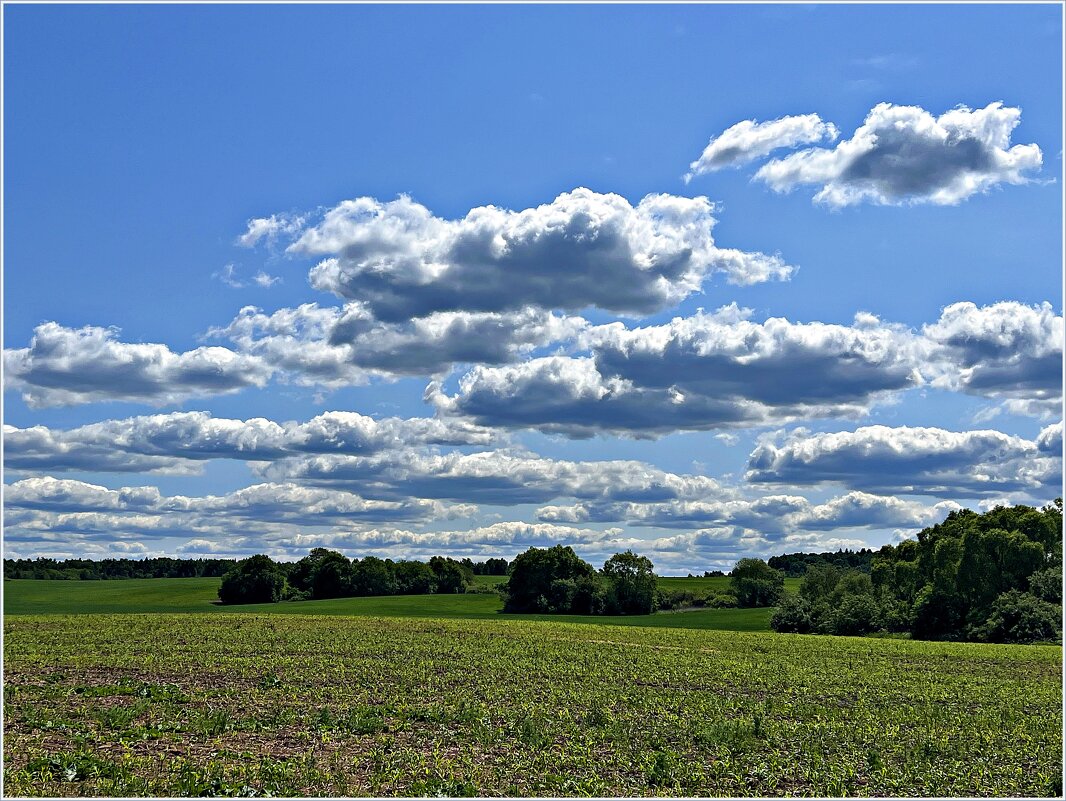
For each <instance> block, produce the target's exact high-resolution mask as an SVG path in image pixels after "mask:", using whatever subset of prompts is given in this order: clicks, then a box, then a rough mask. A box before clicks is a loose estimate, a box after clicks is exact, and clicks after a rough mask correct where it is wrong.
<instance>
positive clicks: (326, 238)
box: [288, 189, 793, 322]
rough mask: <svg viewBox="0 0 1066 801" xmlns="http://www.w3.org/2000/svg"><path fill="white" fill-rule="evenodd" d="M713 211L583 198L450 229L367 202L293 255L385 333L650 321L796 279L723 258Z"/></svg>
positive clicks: (676, 203)
mask: <svg viewBox="0 0 1066 801" xmlns="http://www.w3.org/2000/svg"><path fill="white" fill-rule="evenodd" d="M713 211H714V206H713V204H712V203H711V202H710V201H709V200H708V199H707V198H705V197H696V198H684V197H676V196H673V195H648V196H647V197H645V198H644V199H643V200H641V201H640V202H639V203H638V204H637V205H636V206H633V205H631V204H630V203H629V201H628V200H626V199H625V198H623V197H621V196H619V195H614V194H599V193H596V192H592V191H591V190H588V189H575V190H574V191H572V192H567V193H564V194H562V195H560V196H559V197H557V198H556V199H555V200H554V201H552V202H551V203H549V204H545V205H542V206H538V207H536V208H530V209H525V210H523V211H517V212H516V211H509V210H506V209H500V208H496V207H494V206H484V207H480V208H475V209H472V210H470V211H469V212H468V213H467V215H466V216H465V217H464V218H462V219H459V220H445V219H441V218H439V217H435V216H433V214H432V213H431V212H430V211H429V209H427V208H426V207H425V206H422V205H420V204H418V203H416V202H414V201H413V200H411V199H410V198H407V197H401V198H399V199H398V200H394V201H391V202H386V203H382V202H380V201H378V200H375V199H374V198H369V197H364V198H358V199H356V200H349V201H345V202H344V203H341V204H340V205H338V206H337V207H335V208H333V209H330V210H329V211H327V212H326V213H325V216H324V218H323V219H322V220H321V222H319V223H318V224H317V225H315V226H313V227H310V228H306V229H304V230H303V231H302V233H301V234H300V235H299V237H298V238H297V239H296V241H295V242H293V244H291V245H290V246H289V248H288V251H289V252H290V253H295V254H301V255H308V256H323V255H324V256H328V258H327V259H325V260H324V261H323V262H321V263H320V264H318V265H317V266H316V267H315V268H314V269H312V271H311V275H310V277H311V283H312V285H313V286H315V287H316V288H317V289H321V290H324V291H329V292H333V293H334V294H336V295H339V296H340V297H343V298H347V299H353V300H360V301H362V302H364V303H365V304H366V305H367V306H368V308H369V309H370V310H371V312H372V313H373V315H374V316H375V317H376V318H377V319H379V320H384V321H388V322H396V321H403V320H410V319H412V318H416V317H425V316H427V315H429V314H432V313H433V312H441V311H475V312H501V311H510V310H516V309H521V308H523V307H526V306H536V307H538V308H543V309H562V310H570V311H577V310H580V309H584V308H587V307H598V308H601V309H606V310H609V311H614V312H621V313H634V314H648V313H651V312H655V311H658V310H660V309H663V308H667V307H669V306H671V305H674V304H676V303H678V302H679V301H681V300H682V299H684V298H685V297H687V296H688V295H691V294H692V293H694V292H699V291H700V289H701V287H702V285H703V282H704V279H705V278H707V277H709V276H710V275H712V274H716V273H718V274H722V275H723V276H724V277H725V278H726V280H727V281H729V282H730V283H733V284H740V285H746V284H753V283H758V282H762V281H767V280H771V279H786V278H788V277H789V276H790V275H791V273H792V270H793V268H792V267H789V266H788V265H786V264H785V263H784V262H783V261H782V260H781V259H780V258H779V257H777V256H768V255H766V254H763V253H745V252H742V251H739V250H732V249H723V248H719V247H718V246H717V245H716V244H715V242H714V239H713V237H712V235H711V231H712V228H713V226H714V224H715V219H714V216H713V214H712V213H713Z"/></svg>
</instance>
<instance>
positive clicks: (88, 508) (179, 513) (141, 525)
mask: <svg viewBox="0 0 1066 801" xmlns="http://www.w3.org/2000/svg"><path fill="white" fill-rule="evenodd" d="M4 505H5V508H10V509H28V510H33V511H35V512H42V513H49V514H51V515H52V517H50V518H49V517H46V518H43V521H44V523H46V524H48V525H50V526H51V528H52V530H55V529H56V526H59V525H62V526H63V527H64V528H65V529H70V530H74V529H76V528H77V527H78V525H79V524H80V525H82V526H83V527H84V528H86V529H95V528H98V527H99V526H101V525H104V524H105V523H106V517H101V516H100V513H111V514H113V515H123V516H122V517H121V518H120V519H119V518H116V520H115V525H117V526H127V527H129V526H130V525H131V524H130V519H131V518H130V517H129V515H131V514H132V515H134V517H133V518H132V519H133V520H134V525H135V526H136V528H137V529H138V531H140V532H141V533H144V532H146V531H150V530H159V529H161V528H162V530H164V531H166V532H171V531H183V530H185V529H186V528H195V529H200V530H203V529H206V528H208V527H209V524H210V523H211V522H215V523H217V524H225V523H226V522H227V521H228V520H229V519H231V518H244V519H248V520H252V521H258V522H278V523H293V524H299V525H304V526H323V525H331V524H339V523H344V524H352V523H359V522H375V523H380V522H390V521H391V522H396V521H408V520H419V521H421V520H427V519H447V518H449V517H455V516H458V515H469V514H471V513H472V512H474V511H476V508H475V507H473V506H470V505H461V506H456V507H448V506H445V505H444V504H441V503H438V502H435V501H427V500H420V499H412V498H407V499H403V500H400V501H396V500H388V501H385V500H368V499H366V498H362V497H360V496H359V495H356V494H354V493H351V492H346V491H340V490H333V489H322V488H316V487H301V486H298V485H295V484H256V485H254V486H250V487H245V488H243V489H240V490H236V491H234V492H231V493H228V494H226V495H221V496H214V495H208V496H203V497H185V496H181V495H176V496H169V497H168V496H163V495H162V494H160V492H159V490H158V489H157V488H156V487H122V488H120V489H117V490H112V489H108V488H106V487H102V486H98V485H95V484H88V483H85V482H82V481H72V480H69V479H56V478H53V477H51V476H42V477H35V478H27V479H23V480H22V481H16V482H15V483H13V484H10V485H8V486H6V487H5V488H4ZM151 516H160V517H167V518H168V519H167V520H165V521H163V520H161V521H152V522H148V521H149V518H150V517H151ZM37 520H38V521H40V520H42V518H37ZM21 525H22V527H25V526H26V525H27V523H26V521H25V520H23V521H22V523H21Z"/></svg>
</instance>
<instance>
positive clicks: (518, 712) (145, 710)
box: [4, 582, 1062, 796]
mask: <svg viewBox="0 0 1066 801" xmlns="http://www.w3.org/2000/svg"><path fill="white" fill-rule="evenodd" d="M116 583H118V582H116ZM695 614H698V613H681V614H677V615H673V617H685V616H686V615H695ZM660 617H662V618H666V617H670V616H668V615H662V616H660ZM4 633H5V638H4V658H5V694H4V704H5V732H4V734H5V736H4V749H5V753H4V759H5V762H4V766H5V782H6V792H7V794H9V795H47V796H73V795H104V796H138V795H178V796H201V795H243V796H251V795H265V794H271V795H321V796H336V795H341V796H365V795H407V796H410V795H429V796H434V795H453V796H455V795H512V796H522V795H538V796H546V795H551V796H559V795H591V796H616V795H720V796H721V795H724V796H777V795H808V796H842V795H873V796H884V795H889V796H908V795H921V796H1038V795H1045V796H1046V795H1061V791H1062V786H1061V778H1060V777H1061V774H1060V768H1061V758H1062V735H1061V731H1062V729H1061V727H1062V707H1061V700H1062V699H1061V681H1062V650H1061V649H1059V648H1046V647H1028V646H993V645H975V644H950V643H924V642H914V641H906V640H886V639H859V638H842V637H810V636H800V635H775V634H767V633H745V632H722V631H692V630H682V629H673V630H665V629H661V628H660V629H655V628H642V627H634V626H625V627H622V626H604V625H587V624H583V625H575V624H569V623H565V622H561V621H558V620H555V619H553V620H552V622H550V623H547V624H545V623H541V622H531V621H522V620H514V619H512V618H510V617H509V616H508V617H507V618H505V619H501V617H500V616H497V617H496V618H495V619H492V620H458V619H453V620H445V619H436V620H428V619H400V618H381V617H377V618H375V617H337V616H325V615H316V616H302V615H276V614H258V615H250V614H210V613H208V614H180V615H177V614H171V615H167V614H152V615H97V616H93V617H87V616H84V615H59V614H53V615H45V616H26V615H20V616H11V617H8V618H7V619H6V620H5V626H4Z"/></svg>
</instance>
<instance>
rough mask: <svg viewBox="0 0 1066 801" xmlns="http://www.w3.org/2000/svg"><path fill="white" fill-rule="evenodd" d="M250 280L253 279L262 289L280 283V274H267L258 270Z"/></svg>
mask: <svg viewBox="0 0 1066 801" xmlns="http://www.w3.org/2000/svg"><path fill="white" fill-rule="evenodd" d="M252 280H253V281H255V283H256V284H257V285H258V286H260V287H262V288H263V289H270V287H272V286H274V284H280V283H281V276H280V275H269V274H267V273H265V272H263V271H262V270H260V271H259V272H257V273H256V274H255V276H254V277H253V278H252Z"/></svg>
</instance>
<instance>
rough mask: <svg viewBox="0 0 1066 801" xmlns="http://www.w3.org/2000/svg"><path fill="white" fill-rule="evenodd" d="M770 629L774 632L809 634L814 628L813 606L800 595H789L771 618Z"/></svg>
mask: <svg viewBox="0 0 1066 801" xmlns="http://www.w3.org/2000/svg"><path fill="white" fill-rule="evenodd" d="M770 628H772V629H773V630H774V631H780V632H792V633H796V634H807V633H808V632H809V631H811V629H812V628H813V623H812V621H811V605H810V604H809V603H808V602H807V600H806V599H805V598H803V597H800V596H798V595H788V596H785V598H784V599H782V601H781V603H780V605H779V606H778V607H777V609H775V610H774V613H773V614H772V615H771V616H770Z"/></svg>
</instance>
